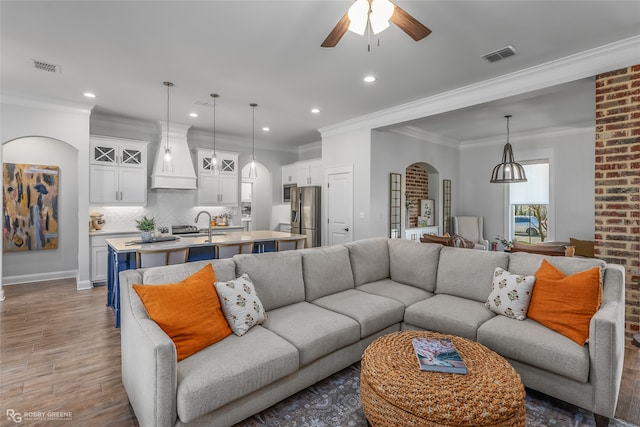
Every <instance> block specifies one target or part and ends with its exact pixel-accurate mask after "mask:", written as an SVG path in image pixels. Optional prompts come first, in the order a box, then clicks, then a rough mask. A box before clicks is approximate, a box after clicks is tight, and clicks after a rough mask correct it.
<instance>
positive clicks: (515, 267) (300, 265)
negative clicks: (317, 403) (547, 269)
mask: <svg viewBox="0 0 640 427" xmlns="http://www.w3.org/2000/svg"><path fill="white" fill-rule="evenodd" d="M542 258H543V257H542V256H539V255H534V254H527V253H514V254H508V253H504V252H489V251H477V250H473V249H459V248H451V247H442V246H441V245H437V244H427V243H417V242H414V241H406V240H396V239H393V240H392V239H384V238H374V239H366V240H360V241H356V242H352V243H348V244H345V245H340V246H331V247H323V248H312V249H304V250H299V251H287V252H279V253H264V254H251V255H236V256H235V257H234V258H232V259H223V260H213V261H199V262H193V263H187V264H182V265H177V266H175V265H174V266H168V267H155V268H150V269H140V270H128V271H123V272H121V273H120V286H121V310H122V312H121V313H122V326H121V337H122V338H121V340H122V381H123V383H124V386H125V389H126V391H127V394H128V396H129V400H130V402H131V405H132V407H133V409H134V411H135V414H136V416H137V418H138V421H139V423H140V425H141V426H161V427H162V426H173V425H188V426H204V425H207V426H230V425H232V424H234V423H237V422H239V421H241V420H243V419H245V418H247V417H249V416H251V415H252V414H255V413H257V412H260V411H261V410H263V409H265V408H268V407H269V406H271V405H273V404H275V403H277V402H279V401H280V400H282V399H284V398H286V397H288V396H290V395H292V394H294V393H296V392H297V391H299V390H302V389H304V388H306V387H308V386H310V385H312V384H314V383H316V382H317V381H319V380H321V379H323V378H325V377H327V376H329V375H331V374H333V373H335V372H337V371H339V370H341V369H343V368H345V367H347V366H349V365H351V364H353V363H355V362H357V361H358V360H360V358H361V356H362V353H363V351H364V349H365V348H366V347H367V346H368V345H369V344H370V343H371V342H372V341H373V340H375V339H376V338H377V337H379V336H381V335H384V334H387V333H390V332H394V331H398V330H402V329H425V330H433V331H438V332H443V333H447V334H454V335H459V336H462V337H465V338H468V339H472V340H476V341H478V342H480V343H482V344H484V345H486V346H487V347H489V348H491V349H492V350H494V351H496V352H497V353H499V354H501V355H502V356H504V357H505V358H506V359H507V360H508V361H509V362H510V363H511V364H512V365H513V366H514V367H515V369H516V370H517V371H518V373H519V374H520V376H521V377H522V381H523V383H524V384H525V386H527V387H530V388H532V389H535V390H539V391H541V392H543V393H546V394H548V395H551V396H554V397H557V398H559V399H562V400H564V401H567V402H570V403H572V404H575V405H577V406H580V407H583V408H586V409H588V410H591V411H593V412H594V414H598V415H601V416H603V417H613V415H614V412H615V408H616V402H617V398H618V391H619V386H620V378H621V374H622V364H623V355H624V270H623V269H622V268H621V267H619V266H614V265H605V264H604V263H603V262H602V261H599V260H593V259H577V258H565V257H550V258H548V260H549V261H550V262H551V263H552V264H554V265H555V266H556V267H558V268H559V269H560V270H562V271H564V272H565V273H566V274H571V273H573V272H577V271H582V270H585V269H587V268H590V267H593V266H594V265H599V266H601V267H602V269H603V272H604V276H603V282H604V290H603V298H602V305H601V307H600V309H599V310H598V312H597V313H596V314H595V316H594V317H593V318H592V320H591V323H590V333H589V343H588V344H587V345H585V346H584V347H582V346H579V345H577V344H575V343H574V342H573V341H571V340H570V339H568V338H565V337H564V336H562V335H560V334H558V333H556V332H554V331H552V330H550V329H547V328H545V327H544V326H541V325H540V324H538V323H536V322H534V321H532V320H530V319H526V320H524V321H518V320H514V319H510V318H507V317H504V316H500V315H496V314H494V313H493V312H491V311H490V310H488V309H487V308H485V306H484V302H485V301H486V299H487V296H488V295H489V291H490V286H491V281H492V276H493V272H494V270H495V268H496V267H501V268H504V269H505V270H508V271H510V272H512V273H519V274H533V273H534V272H535V271H536V270H537V268H538V266H539V265H540V262H541V260H542ZM207 262H212V263H213V267H214V270H215V272H216V275H217V278H218V280H219V281H227V280H231V279H234V278H236V277H238V276H240V275H241V274H243V273H248V274H249V276H250V277H251V279H252V280H253V283H254V285H255V287H256V290H257V292H258V295H259V297H260V299H261V301H262V303H263V305H264V308H265V309H266V311H267V313H268V318H267V320H266V322H265V323H264V324H262V325H258V326H254V327H253V328H251V329H250V330H249V331H248V332H247V334H246V335H244V336H242V337H238V336H236V335H231V336H229V337H227V338H225V339H223V340H222V341H219V342H217V343H215V344H213V345H211V346H209V347H207V348H205V349H203V350H201V351H199V352H198V353H196V354H194V355H192V356H190V357H188V358H186V359H184V360H183V361H181V362H179V363H177V362H176V350H175V347H174V345H173V342H172V341H171V340H170V339H169V337H168V336H167V335H166V334H165V333H164V332H163V331H162V330H161V329H160V328H159V327H158V325H157V324H156V323H155V322H153V321H152V320H150V319H149V318H148V316H147V314H146V312H145V309H144V306H143V305H142V303H141V301H140V299H139V298H138V296H137V294H136V293H135V292H133V291H132V288H131V285H132V284H135V283H145V284H159V285H160V284H163V283H174V282H177V281H180V280H182V279H184V278H185V277H187V276H189V275H191V274H193V273H195V272H196V271H198V270H200V269H201V268H202V267H203V266H204V265H205V264H206V263H207ZM212 289H213V288H212Z"/></svg>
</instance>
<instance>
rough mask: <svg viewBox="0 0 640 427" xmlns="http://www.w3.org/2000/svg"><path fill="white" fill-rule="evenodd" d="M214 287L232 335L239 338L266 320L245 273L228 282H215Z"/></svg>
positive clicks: (265, 314)
mask: <svg viewBox="0 0 640 427" xmlns="http://www.w3.org/2000/svg"><path fill="white" fill-rule="evenodd" d="M215 287H216V291H218V296H219V297H220V302H221V305H222V312H223V313H224V316H225V317H226V319H227V322H229V326H230V327H231V330H232V331H233V333H234V334H236V335H238V336H239V337H241V336H243V335H244V334H246V333H247V331H248V330H249V329H251V327H253V326H255V325H258V324H260V323H262V322H264V321H265V319H266V318H267V313H266V312H265V311H264V307H263V306H262V302H260V299H259V298H258V294H257V293H256V288H255V287H254V286H253V282H252V281H251V279H250V278H249V275H248V274H246V273H245V274H243V275H242V276H240V277H238V278H236V279H235V280H229V281H228V282H216V283H215Z"/></svg>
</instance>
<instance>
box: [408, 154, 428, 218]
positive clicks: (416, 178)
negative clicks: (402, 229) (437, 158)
mask: <svg viewBox="0 0 640 427" xmlns="http://www.w3.org/2000/svg"><path fill="white" fill-rule="evenodd" d="M405 177H406V182H405V193H406V194H405V198H406V199H405V200H412V201H415V203H414V204H413V206H410V207H409V208H408V211H409V225H407V226H406V227H407V228H411V227H417V226H418V214H419V213H420V200H423V199H428V198H429V175H427V171H426V170H425V169H424V168H423V167H422V166H420V165H419V164H417V163H414V164H412V165H411V166H409V167H407V169H406V170H405Z"/></svg>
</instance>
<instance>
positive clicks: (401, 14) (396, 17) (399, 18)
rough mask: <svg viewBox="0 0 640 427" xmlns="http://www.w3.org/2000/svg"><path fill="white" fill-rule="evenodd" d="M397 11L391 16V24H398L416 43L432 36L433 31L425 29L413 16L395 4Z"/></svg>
mask: <svg viewBox="0 0 640 427" xmlns="http://www.w3.org/2000/svg"><path fill="white" fill-rule="evenodd" d="M394 6H395V7H396V8H395V11H394V12H393V15H391V22H393V23H394V24H396V25H397V26H398V27H399V28H400V29H401V30H402V31H404V32H405V33H407V34H408V35H409V37H411V38H412V39H414V40H415V41H418V40H422V39H423V38H425V37H427V36H428V35H429V34H431V30H430V29H428V28H427V27H425V26H424V25H422V24H421V23H420V21H418V20H417V19H416V18H414V17H413V16H411V15H409V14H408V13H407V12H405V11H404V10H403V9H402V8H401V7H400V6H398V5H397V4H395V3H394Z"/></svg>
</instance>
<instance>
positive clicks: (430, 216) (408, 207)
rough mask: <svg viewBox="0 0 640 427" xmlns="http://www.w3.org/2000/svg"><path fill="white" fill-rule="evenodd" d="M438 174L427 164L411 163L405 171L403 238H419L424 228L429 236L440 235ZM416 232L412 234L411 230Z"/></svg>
mask: <svg viewBox="0 0 640 427" xmlns="http://www.w3.org/2000/svg"><path fill="white" fill-rule="evenodd" d="M439 184H440V173H439V172H438V170H437V169H436V168H435V167H433V166H432V165H430V164H429V163H424V162H416V163H412V164H410V165H409V166H407V167H406V169H405V185H404V196H405V215H404V229H405V238H408V239H411V238H419V235H421V233H424V230H423V229H424V228H425V227H437V229H436V228H430V229H429V232H430V233H431V234H440V232H439V230H440V229H441V228H442V227H441V226H442V224H441V223H442V218H441V215H439V214H438V212H440V206H441V200H440V199H441V197H440V185H439ZM414 229H415V230H416V231H415V232H412V230H414Z"/></svg>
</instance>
